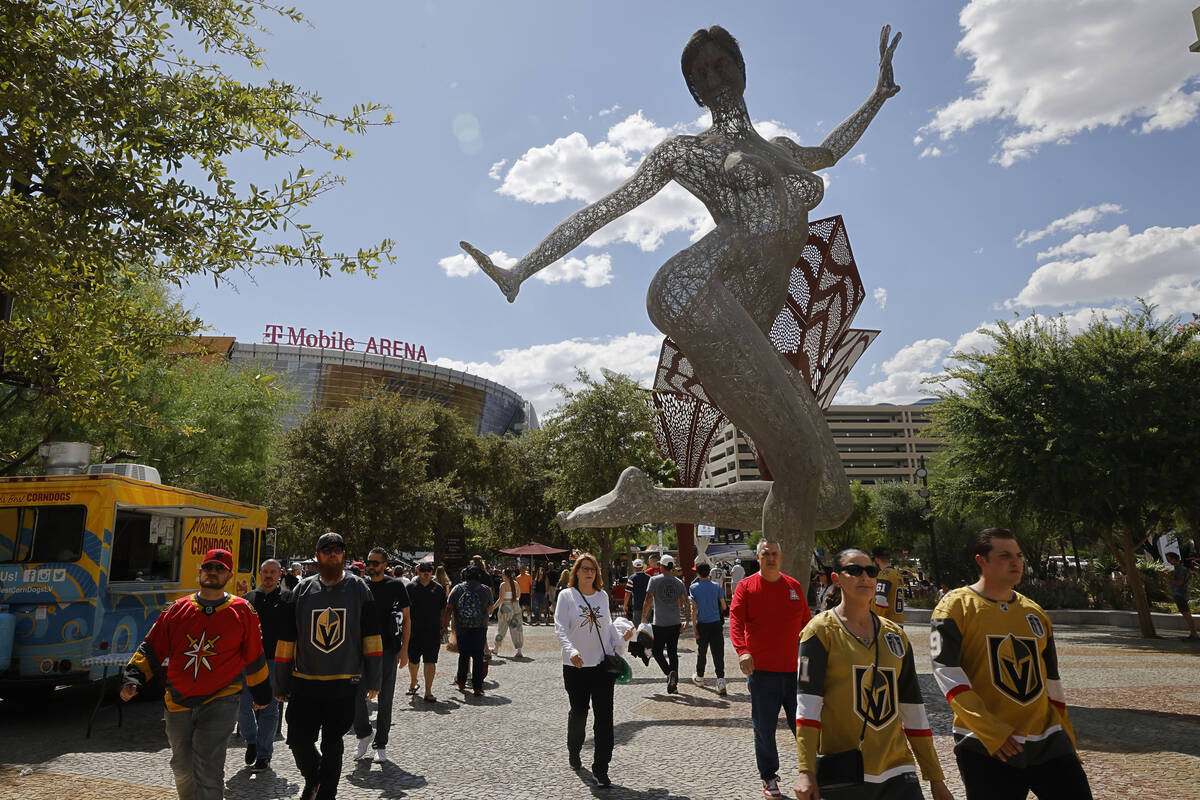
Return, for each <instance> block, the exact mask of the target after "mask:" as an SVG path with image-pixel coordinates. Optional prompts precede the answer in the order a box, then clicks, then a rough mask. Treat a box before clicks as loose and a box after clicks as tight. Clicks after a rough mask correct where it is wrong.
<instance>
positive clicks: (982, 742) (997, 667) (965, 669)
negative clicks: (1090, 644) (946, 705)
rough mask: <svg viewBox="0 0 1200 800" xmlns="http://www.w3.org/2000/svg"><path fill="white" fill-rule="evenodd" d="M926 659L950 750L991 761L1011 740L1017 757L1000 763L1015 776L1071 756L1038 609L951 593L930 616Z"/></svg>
mask: <svg viewBox="0 0 1200 800" xmlns="http://www.w3.org/2000/svg"><path fill="white" fill-rule="evenodd" d="M929 651H930V654H931V655H932V656H933V674H934V677H935V678H937V682H938V688H940V689H941V690H942V692H943V693H944V694H945V695H946V699H947V700H948V701H949V702H950V707H951V708H952V709H953V710H954V740H955V745H954V746H955V749H958V748H964V749H971V750H974V751H976V752H986V753H995V752H996V751H997V750H998V749H1000V746H1001V745H1002V744H1004V741H1005V740H1006V739H1007V738H1008V737H1009V736H1012V737H1013V738H1014V739H1016V740H1017V741H1018V742H1020V743H1021V744H1022V746H1023V748H1024V749H1023V750H1022V751H1021V752H1020V753H1019V754H1017V755H1016V756H1010V757H1009V758H1008V760H1007V762H1006V763H1008V764H1009V765H1011V766H1014V767H1018V768H1020V767H1024V766H1029V765H1032V764H1040V763H1044V762H1046V761H1050V760H1052V759H1054V758H1058V757H1060V756H1063V755H1066V754H1069V753H1071V752H1073V751H1074V746H1075V733H1074V731H1073V730H1072V729H1071V722H1070V719H1069V717H1068V716H1067V706H1066V696H1065V695H1064V693H1063V688H1062V682H1061V681H1060V680H1059V676H1058V656H1057V654H1056V652H1055V649H1054V635H1053V629H1052V626H1051V625H1050V618H1049V617H1047V616H1046V612H1045V611H1043V610H1042V607H1041V606H1039V605H1038V604H1037V603H1035V602H1033V601H1032V600H1030V599H1029V598H1027V597H1025V596H1023V595H1020V594H1017V593H1016V592H1013V595H1012V598H1011V599H1010V600H1008V601H1007V602H998V601H996V600H992V599H990V598H988V597H984V596H983V595H982V594H979V593H978V592H976V591H975V590H973V589H971V588H970V587H962V588H959V589H955V590H953V591H951V592H949V593H948V594H947V595H946V596H945V597H943V598H942V600H941V602H939V603H938V604H937V608H935V609H934V610H933V615H932V617H931V619H930V632H929Z"/></svg>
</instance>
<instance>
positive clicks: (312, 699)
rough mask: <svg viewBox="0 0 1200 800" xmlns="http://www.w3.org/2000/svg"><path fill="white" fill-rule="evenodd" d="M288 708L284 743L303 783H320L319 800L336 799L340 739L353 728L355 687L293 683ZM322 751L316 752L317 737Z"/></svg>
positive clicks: (341, 748) (347, 683) (319, 683)
mask: <svg viewBox="0 0 1200 800" xmlns="http://www.w3.org/2000/svg"><path fill="white" fill-rule="evenodd" d="M292 685H293V686H294V687H295V688H294V689H293V690H292V698H291V701H290V702H289V703H288V704H287V723H288V733H287V743H288V747H290V748H292V757H293V758H295V759H296V767H297V768H298V769H299V770H300V774H301V775H303V776H304V779H305V780H306V781H310V782H314V783H320V784H321V791H320V792H319V793H318V794H317V798H318V799H319V800H333V798H334V797H336V796H337V787H338V780H339V779H340V778H341V775H342V751H343V750H344V747H343V746H342V737H343V736H345V735H346V733H347V732H348V731H349V730H350V726H351V725H353V724H354V698H355V695H356V694H357V692H358V686H357V685H356V684H351V683H350V682H349V681H305V680H293V681H292ZM318 735H320V737H321V750H320V752H318V751H317V736H318Z"/></svg>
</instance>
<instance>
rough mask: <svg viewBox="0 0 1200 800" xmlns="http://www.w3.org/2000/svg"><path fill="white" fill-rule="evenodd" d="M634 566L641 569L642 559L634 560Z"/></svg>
mask: <svg viewBox="0 0 1200 800" xmlns="http://www.w3.org/2000/svg"><path fill="white" fill-rule="evenodd" d="M633 565H634V566H635V567H640V566H642V560H641V559H640V558H635V559H634V560H633Z"/></svg>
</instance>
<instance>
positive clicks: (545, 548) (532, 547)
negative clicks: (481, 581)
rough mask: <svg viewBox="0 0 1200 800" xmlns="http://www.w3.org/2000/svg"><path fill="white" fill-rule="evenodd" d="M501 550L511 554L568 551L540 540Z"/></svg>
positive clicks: (533, 554) (526, 554)
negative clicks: (542, 542)
mask: <svg viewBox="0 0 1200 800" xmlns="http://www.w3.org/2000/svg"><path fill="white" fill-rule="evenodd" d="M499 552H501V553H504V554H505V555H509V556H550V555H554V554H555V553H565V552H567V551H566V550H564V549H563V548H561V547H551V546H550V545H547V544H541V543H539V542H530V543H529V544H523V545H521V546H520V547H510V548H508V549H507V550H500V551H499Z"/></svg>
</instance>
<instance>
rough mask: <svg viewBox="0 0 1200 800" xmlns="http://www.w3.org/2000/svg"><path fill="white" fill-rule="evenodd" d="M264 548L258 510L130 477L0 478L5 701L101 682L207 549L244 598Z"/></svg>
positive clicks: (190, 584)
mask: <svg viewBox="0 0 1200 800" xmlns="http://www.w3.org/2000/svg"><path fill="white" fill-rule="evenodd" d="M267 545H268V542H267V511H266V509H265V508H263V507H261V506H256V505H250V504H248V503H241V502H238V501H236V500H227V499H224V498H221V497H214V496H212V495H207V494H202V493H200V492H192V491H187V490H184V489H175V488H172V487H169V486H163V485H161V484H158V483H152V482H150V481H146V480H137V479H135V478H132V477H127V476H123V475H112V474H95V475H51V476H44V477H28V478H0V695H5V696H14V695H21V694H27V693H28V692H29V691H30V690H36V689H38V688H41V689H43V690H45V689H49V688H53V687H54V686H56V685H61V684H68V683H81V682H85V681H89V680H96V679H99V678H100V677H101V674H102V670H101V667H100V666H98V665H95V664H94V662H95V661H96V657H97V656H106V655H113V656H115V655H118V654H122V653H131V652H132V651H133V650H135V649H136V648H137V646H138V644H139V643H140V642H141V640H142V638H143V637H144V636H145V635H146V633H147V631H149V630H150V626H151V625H152V624H153V622H154V620H155V619H156V618H157V617H158V615H159V613H161V612H162V611H164V610H165V609H166V608H168V607H169V606H170V605H171V603H172V602H174V601H175V600H176V599H177V598H179V597H182V596H183V595H185V594H187V593H188V592H190V591H193V590H194V589H195V587H196V585H197V583H196V576H197V571H198V569H199V566H200V562H201V560H202V559H203V558H204V554H205V553H206V552H207V551H208V550H210V549H212V548H217V547H219V548H223V549H225V550H229V551H230V552H231V553H233V555H234V575H233V577H232V578H231V580H230V582H229V585H228V586H227V587H226V590H227V591H229V592H231V593H237V594H239V595H240V594H244V593H245V592H246V591H248V590H249V589H251V588H253V586H254V581H255V577H256V572H257V565H258V564H260V563H261V561H262V560H263V559H265V558H269V557H271V555H273V553H272V552H270V550H273V548H270V550H269V549H268V547H267ZM85 659H87V660H89V661H91V662H93V665H92V666H84V665H83V662H84V660H85ZM110 660H111V659H110Z"/></svg>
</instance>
